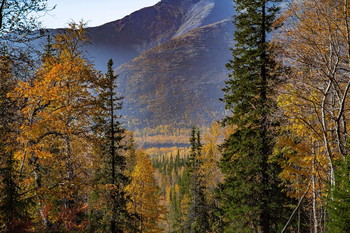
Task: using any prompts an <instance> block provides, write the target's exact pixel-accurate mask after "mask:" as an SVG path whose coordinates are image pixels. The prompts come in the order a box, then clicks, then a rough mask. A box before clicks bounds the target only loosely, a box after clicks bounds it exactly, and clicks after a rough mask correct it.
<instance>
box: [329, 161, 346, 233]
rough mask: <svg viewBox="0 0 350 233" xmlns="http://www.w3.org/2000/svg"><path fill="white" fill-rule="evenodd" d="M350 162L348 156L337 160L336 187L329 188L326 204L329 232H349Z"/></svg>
mask: <svg viewBox="0 0 350 233" xmlns="http://www.w3.org/2000/svg"><path fill="white" fill-rule="evenodd" d="M349 177H350V164H349V158H348V157H346V158H345V159H344V160H341V161H339V168H338V170H337V171H336V173H335V181H336V184H337V187H336V188H335V189H330V193H329V195H330V196H331V197H332V198H329V204H328V213H329V220H328V224H327V225H326V229H327V230H328V231H329V232H350V180H349Z"/></svg>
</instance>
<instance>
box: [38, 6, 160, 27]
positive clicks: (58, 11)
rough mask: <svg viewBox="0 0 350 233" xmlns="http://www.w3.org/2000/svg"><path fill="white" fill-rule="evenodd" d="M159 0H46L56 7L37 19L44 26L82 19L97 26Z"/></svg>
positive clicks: (61, 24) (89, 24)
mask: <svg viewBox="0 0 350 233" xmlns="http://www.w3.org/2000/svg"><path fill="white" fill-rule="evenodd" d="M159 1H160V0H48V1H47V2H48V5H49V7H53V6H55V5H56V8H55V9H53V10H52V11H49V12H47V13H45V14H42V13H41V14H40V15H39V16H40V18H39V20H40V21H41V22H42V24H43V26H44V27H46V28H62V27H66V26H67V24H68V23H69V22H71V21H72V20H74V21H75V22H79V21H80V20H82V19H83V20H84V22H87V23H88V26H89V27H93V26H99V25H102V24H104V23H108V22H111V21H114V20H117V19H121V18H123V17H124V16H126V15H129V14H130V13H132V12H134V11H136V10H139V9H141V8H143V7H147V6H152V5H154V4H156V3H157V2H159Z"/></svg>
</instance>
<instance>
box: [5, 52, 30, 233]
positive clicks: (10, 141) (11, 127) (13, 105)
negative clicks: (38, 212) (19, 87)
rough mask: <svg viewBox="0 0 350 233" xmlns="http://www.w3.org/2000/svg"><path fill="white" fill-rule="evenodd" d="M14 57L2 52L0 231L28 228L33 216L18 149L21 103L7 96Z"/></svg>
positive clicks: (11, 80)
mask: <svg viewBox="0 0 350 233" xmlns="http://www.w3.org/2000/svg"><path fill="white" fill-rule="evenodd" d="M11 65H12V62H11V59H10V57H9V56H8V55H7V54H6V52H3V54H1V56H0V135H1V142H0V223H1V224H0V231H1V232H27V230H28V227H29V223H30V219H29V218H28V216H27V212H26V209H27V208H26V207H27V206H28V205H27V204H26V203H25V201H24V200H22V199H21V196H20V193H19V187H18V182H17V181H18V178H19V177H18V173H17V171H16V169H15V168H16V163H15V159H14V152H15V149H16V146H18V145H17V143H16V140H15V138H16V130H15V128H16V126H17V123H16V121H17V120H19V119H18V114H17V113H16V112H17V105H18V103H17V102H16V101H14V100H11V99H10V98H8V97H7V94H8V93H10V92H11V91H13V89H14V87H15V85H16V82H15V78H14V77H13V75H12V69H11Z"/></svg>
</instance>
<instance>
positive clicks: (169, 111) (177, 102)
mask: <svg viewBox="0 0 350 233" xmlns="http://www.w3.org/2000/svg"><path fill="white" fill-rule="evenodd" d="M232 33H233V30H232V26H231V22H230V21H229V20H223V21H220V22H217V23H214V24H210V25H207V26H204V27H200V28H196V29H194V30H191V31H190V32H188V33H187V34H185V35H182V36H179V37H175V38H174V39H172V40H170V41H168V42H166V43H163V44H161V45H159V46H157V47H155V48H153V49H150V50H148V51H147V52H145V53H143V54H142V55H140V56H139V57H137V58H135V59H134V60H132V61H130V62H128V63H126V64H124V65H122V66H120V67H119V68H118V69H117V70H116V73H118V74H119V75H120V76H119V79H120V83H121V90H122V91H123V93H122V94H123V95H124V96H125V100H126V101H125V104H124V111H125V112H124V114H125V115H126V116H127V119H130V118H132V119H134V121H133V122H132V124H131V125H130V126H134V127H136V128H143V127H146V126H149V127H156V126H157V125H174V126H175V125H176V126H179V127H180V126H181V127H186V126H187V127H189V126H191V125H207V124H208V123H210V122H212V121H214V120H217V119H219V117H221V116H222V114H223V105H222V103H221V102H220V101H219V98H220V97H222V91H221V88H222V87H223V84H224V80H225V79H226V77H227V71H226V69H225V66H224V64H225V63H226V61H227V60H228V58H229V55H230V51H229V49H228V48H229V47H230V45H231V43H230V41H231V40H230V38H231V35H232Z"/></svg>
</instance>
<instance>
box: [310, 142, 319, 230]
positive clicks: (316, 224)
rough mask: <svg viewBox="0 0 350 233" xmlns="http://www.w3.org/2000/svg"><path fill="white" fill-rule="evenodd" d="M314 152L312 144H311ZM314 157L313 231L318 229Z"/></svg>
mask: <svg viewBox="0 0 350 233" xmlns="http://www.w3.org/2000/svg"><path fill="white" fill-rule="evenodd" d="M312 149H313V152H314V145H313V148H312ZM315 172H316V171H315V158H314V159H313V160H312V176H311V182H312V212H313V222H314V233H317V230H318V220H317V200H316V181H315V180H316V175H315Z"/></svg>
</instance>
